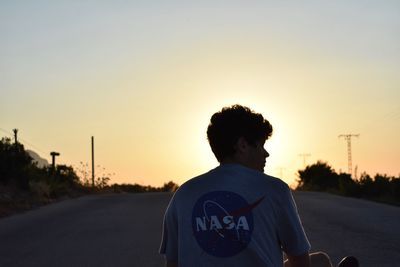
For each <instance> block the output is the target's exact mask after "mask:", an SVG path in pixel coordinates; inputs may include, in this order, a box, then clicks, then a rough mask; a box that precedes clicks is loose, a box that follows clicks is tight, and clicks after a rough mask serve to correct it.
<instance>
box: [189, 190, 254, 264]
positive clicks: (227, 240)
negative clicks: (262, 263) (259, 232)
mask: <svg viewBox="0 0 400 267" xmlns="http://www.w3.org/2000/svg"><path fill="white" fill-rule="evenodd" d="M253 208H254V205H249V204H248V203H247V201H246V200H245V199H244V198H243V197H242V196H240V195H238V194H236V193H234V192H229V191H213V192H209V193H206V194H204V195H203V196H201V197H200V198H199V199H198V200H197V202H196V204H195V205H194V207H193V213H192V229H193V234H194V236H195V238H196V240H197V242H198V244H199V246H200V247H201V248H202V249H203V250H204V251H205V252H207V253H208V254H210V255H213V256H216V257H231V256H234V255H236V254H238V253H239V252H241V251H242V250H244V249H245V248H246V247H247V245H248V244H249V242H250V240H251V235H252V233H253V229H254V225H253V214H252V212H251V211H252V209H253Z"/></svg>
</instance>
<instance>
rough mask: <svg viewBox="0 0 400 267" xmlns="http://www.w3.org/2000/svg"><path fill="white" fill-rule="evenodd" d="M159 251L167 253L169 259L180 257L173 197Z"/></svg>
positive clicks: (165, 217) (165, 216)
mask: <svg viewBox="0 0 400 267" xmlns="http://www.w3.org/2000/svg"><path fill="white" fill-rule="evenodd" d="M159 252H160V254H165V257H166V258H167V260H170V261H177V259H178V225H177V217H176V212H175V207H174V205H173V199H172V200H171V202H170V203H169V205H168V207H167V210H166V212H165V215H164V221H163V232H162V239H161V245H160V250H159Z"/></svg>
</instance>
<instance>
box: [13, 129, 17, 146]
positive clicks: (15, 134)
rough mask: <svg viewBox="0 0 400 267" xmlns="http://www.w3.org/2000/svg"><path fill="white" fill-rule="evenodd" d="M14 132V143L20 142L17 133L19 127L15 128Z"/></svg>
mask: <svg viewBox="0 0 400 267" xmlns="http://www.w3.org/2000/svg"><path fill="white" fill-rule="evenodd" d="M13 132H14V140H15V141H14V143H15V145H16V144H18V138H17V134H18V129H13Z"/></svg>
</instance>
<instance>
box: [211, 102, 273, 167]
mask: <svg viewBox="0 0 400 267" xmlns="http://www.w3.org/2000/svg"><path fill="white" fill-rule="evenodd" d="M271 135H272V126H271V124H270V123H269V122H268V121H267V120H266V119H264V117H263V116H262V115H261V114H259V113H255V112H253V111H252V110H250V109H249V108H248V107H244V106H241V105H233V106H231V107H224V108H223V109H222V110H221V111H219V112H217V113H215V114H214V115H213V116H212V117H211V120H210V124H209V125H208V129H207V137H208V141H209V143H210V146H211V149H212V151H213V153H214V155H215V157H216V158H217V160H218V161H219V162H220V163H226V162H236V163H240V164H243V165H245V166H247V167H250V168H253V169H257V170H260V171H263V169H264V165H265V158H266V157H268V156H269V154H268V152H267V151H265V149H264V143H265V141H266V140H267V139H268V138H269V137H270V136H271Z"/></svg>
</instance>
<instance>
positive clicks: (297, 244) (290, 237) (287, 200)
mask: <svg viewBox="0 0 400 267" xmlns="http://www.w3.org/2000/svg"><path fill="white" fill-rule="evenodd" d="M279 225H280V227H279V228H278V229H279V230H278V235H279V239H280V242H281V246H282V250H283V251H284V252H285V253H286V254H289V255H292V256H298V255H302V254H304V253H306V252H308V251H309V250H310V248H311V246H310V243H309V241H308V239H307V236H306V234H305V232H304V229H303V226H302V224H301V221H300V217H299V214H298V212H297V207H296V203H295V201H294V199H293V195H292V193H291V191H290V189H289V188H288V187H287V188H285V193H284V198H283V202H282V206H281V207H280V216H279Z"/></svg>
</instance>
